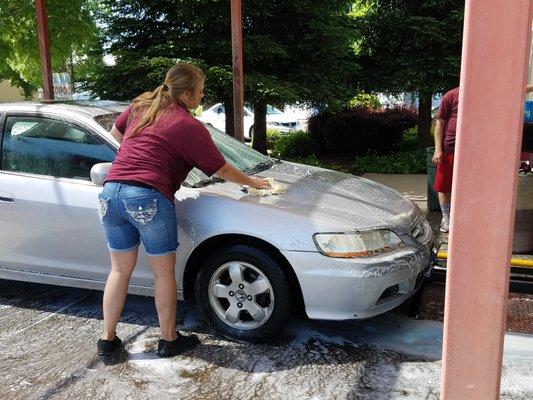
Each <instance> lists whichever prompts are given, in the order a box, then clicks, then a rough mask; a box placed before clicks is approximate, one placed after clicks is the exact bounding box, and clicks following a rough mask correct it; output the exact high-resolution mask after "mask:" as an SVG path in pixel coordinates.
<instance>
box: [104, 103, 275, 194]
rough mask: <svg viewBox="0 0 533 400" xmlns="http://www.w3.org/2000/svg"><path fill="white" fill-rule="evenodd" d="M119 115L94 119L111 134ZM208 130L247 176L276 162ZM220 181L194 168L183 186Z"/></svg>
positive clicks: (234, 164) (233, 140)
mask: <svg viewBox="0 0 533 400" xmlns="http://www.w3.org/2000/svg"><path fill="white" fill-rule="evenodd" d="M118 115H119V114H115V113H113V114H106V115H100V116H97V117H95V118H94V119H95V121H96V122H98V123H99V124H100V125H101V126H102V127H103V128H104V129H105V130H106V131H108V132H109V131H111V128H112V127H113V123H114V122H115V119H116V118H117V117H118ZM206 128H207V130H208V131H209V133H210V134H211V137H212V138H213V142H214V143H215V145H216V146H217V148H218V150H219V151H220V152H221V153H222V155H223V156H224V158H225V159H226V161H228V162H229V163H231V164H232V165H233V166H234V167H235V168H238V169H240V170H241V171H243V172H245V173H247V174H251V173H256V172H260V171H264V170H265V169H268V168H270V167H271V166H272V165H273V164H274V163H275V162H276V161H275V160H274V159H272V158H270V157H267V156H265V155H263V154H261V153H259V152H258V151H255V150H253V149H252V148H251V147H250V146H248V145H246V144H244V143H241V142H239V141H238V140H236V139H234V138H232V137H231V136H228V135H226V134H225V133H224V132H222V131H219V130H218V129H216V128H213V127H212V126H210V125H206ZM218 180H219V178H217V177H214V176H213V177H211V178H210V177H208V176H207V175H206V174H204V173H203V172H202V171H200V170H199V169H197V168H193V169H192V171H191V172H189V175H187V179H185V182H184V183H183V184H184V186H190V187H200V186H205V185H207V184H209V183H212V182H216V181H218Z"/></svg>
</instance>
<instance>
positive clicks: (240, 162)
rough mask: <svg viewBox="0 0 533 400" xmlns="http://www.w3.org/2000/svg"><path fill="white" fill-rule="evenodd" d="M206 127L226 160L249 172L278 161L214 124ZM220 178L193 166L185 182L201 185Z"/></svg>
mask: <svg viewBox="0 0 533 400" xmlns="http://www.w3.org/2000/svg"><path fill="white" fill-rule="evenodd" d="M206 128H207V130H209V133H210V134H211V137H212V138H213V142H214V143H215V145H216V146H217V148H218V150H219V151H220V152H221V153H222V155H223V156H224V158H225V159H226V161H227V162H229V163H231V164H232V165H233V166H234V167H235V168H238V169H240V170H241V171H243V172H245V173H247V174H250V173H256V172H260V171H264V170H265V169H268V168H270V167H271V166H272V165H273V164H274V163H275V162H276V161H275V160H274V159H272V158H270V157H267V156H265V155H263V154H261V153H259V152H258V151H255V150H254V149H252V148H251V147H250V146H248V145H246V144H244V143H241V142H239V141H238V140H236V139H234V138H232V137H231V136H228V135H226V134H225V133H224V132H222V131H219V130H218V129H216V128H213V127H212V126H206ZM218 179H219V178H217V177H212V178H209V177H208V176H207V175H205V174H204V173H203V172H202V171H200V170H199V169H197V168H193V170H192V171H191V172H189V175H187V179H186V180H185V182H184V184H185V185H186V186H193V187H199V186H205V185H206V184H209V183H211V182H214V181H216V180H218Z"/></svg>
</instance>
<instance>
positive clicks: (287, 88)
mask: <svg viewBox="0 0 533 400" xmlns="http://www.w3.org/2000/svg"><path fill="white" fill-rule="evenodd" d="M103 4H104V6H103V7H102V9H101V13H100V19H101V21H103V22H104V21H105V27H106V29H105V43H106V45H108V46H109V50H108V51H110V52H111V53H112V54H113V55H115V56H116V57H117V64H116V65H115V66H112V67H106V66H104V65H103V64H101V63H100V64H99V65H95V66H93V68H92V72H89V71H88V74H87V77H88V82H89V87H90V88H91V89H92V90H94V91H95V92H97V93H99V94H100V96H101V97H109V98H121V99H131V98H133V97H135V96H136V95H138V94H139V93H140V92H142V91H144V90H150V89H153V88H154V87H155V86H157V85H158V84H160V83H161V81H162V79H163V78H164V72H165V71H166V69H167V68H168V67H169V66H170V65H172V64H173V63H174V62H176V61H177V60H187V61H192V62H195V63H196V64H197V65H199V66H200V67H202V68H203V69H204V71H205V72H206V75H207V81H206V101H207V102H215V101H222V102H224V104H225V105H226V109H227V110H231V109H232V107H231V103H232V57H231V19H230V11H231V10H230V2H228V1H225V0H209V1H208V0H181V1H175V0H157V1H155V0H121V1H115V0H113V1H111V0H106V1H105V2H104V3H103ZM350 5H351V2H350V1H346V0H331V1H326V2H324V1H320V0H290V1H289V0H285V1H275V2H264V1H260V0H248V1H246V2H243V46H244V76H245V100H246V102H247V103H251V104H252V106H253V108H254V110H255V111H256V118H257V119H258V120H259V121H260V120H261V119H263V122H264V118H265V108H266V104H272V105H280V104H283V103H295V102H297V101H299V102H307V103H310V104H335V102H338V101H341V102H342V101H344V100H346V99H347V98H349V97H350V95H352V94H353V90H351V89H350V85H351V82H353V79H352V80H350V79H348V78H349V77H350V76H353V75H354V74H356V73H357V71H358V66H357V64H356V63H355V58H354V52H353V48H352V43H353V38H354V29H353V23H352V21H351V20H350V17H349V10H350ZM231 115H232V114H231V112H230V113H229V114H227V116H226V117H227V118H226V124H227V125H226V128H227V129H226V131H227V132H228V131H229V132H232V131H233V127H232V122H233V121H232V118H231ZM254 131H255V132H254V136H255V138H254V146H255V147H256V148H257V149H259V150H261V151H263V152H265V151H266V126H263V127H261V126H255V129H254Z"/></svg>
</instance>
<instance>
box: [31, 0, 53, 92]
mask: <svg viewBox="0 0 533 400" xmlns="http://www.w3.org/2000/svg"><path fill="white" fill-rule="evenodd" d="M35 11H36V14H37V34H38V37H39V53H40V54H41V73H42V78H43V99H44V100H53V99H54V89H53V85H52V62H51V58H50V41H49V39H48V21H47V20H48V16H47V14H46V3H45V0H35Z"/></svg>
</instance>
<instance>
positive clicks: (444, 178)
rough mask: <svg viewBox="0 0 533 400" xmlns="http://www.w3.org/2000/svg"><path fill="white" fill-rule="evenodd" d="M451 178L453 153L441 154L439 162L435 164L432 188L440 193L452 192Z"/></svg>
mask: <svg viewBox="0 0 533 400" xmlns="http://www.w3.org/2000/svg"><path fill="white" fill-rule="evenodd" d="M452 177H453V153H443V154H442V158H441V160H440V162H439V163H438V164H437V173H436V175H435V184H434V185H433V188H434V189H435V191H437V192H440V193H449V192H451V191H452Z"/></svg>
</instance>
